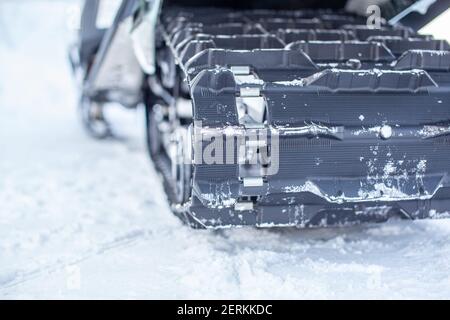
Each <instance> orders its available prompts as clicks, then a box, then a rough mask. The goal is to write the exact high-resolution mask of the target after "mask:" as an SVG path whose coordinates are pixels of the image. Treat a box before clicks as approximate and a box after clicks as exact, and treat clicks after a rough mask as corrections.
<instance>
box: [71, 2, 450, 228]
mask: <svg viewBox="0 0 450 320" xmlns="http://www.w3.org/2000/svg"><path fill="white" fill-rule="evenodd" d="M377 4H378V5H377ZM449 6H450V1H444V0H440V1H408V0H403V1H394V0H393V1H376V0H373V1H361V0H358V1H352V0H349V1H344V0H342V1H332V2H331V1H330V2H327V1H314V0H305V1H291V0H276V1H273V0H258V1H250V0H247V1H233V0H216V1H213V2H209V1H206V0H192V1H179V0H178V1H177V0H167V1H161V0H140V1H139V0H134V1H133V0H124V1H113V0H102V1H100V0H87V1H85V4H84V9H83V11H82V16H81V25H80V30H79V37H78V40H77V43H76V44H75V45H74V46H73V47H72V48H71V50H70V60H71V62H72V65H73V69H74V71H75V73H76V75H77V77H78V79H79V80H80V92H81V94H80V103H79V105H80V111H81V114H82V120H83V123H84V125H85V127H86V129H87V130H88V132H89V133H91V134H92V135H93V136H94V137H96V138H105V137H108V136H111V135H114V132H112V130H111V126H110V123H109V121H108V119H107V117H105V113H104V110H105V108H107V107H108V106H107V105H108V103H110V102H115V103H120V104H121V105H123V106H124V107H126V108H136V107H137V106H138V105H144V106H145V110H146V112H145V114H146V124H147V130H146V135H147V142H148V150H149V154H150V156H151V159H152V160H153V162H154V164H155V166H156V168H157V169H158V171H159V172H160V174H161V176H162V179H163V181H164V187H165V190H166V193H167V197H168V199H169V201H170V204H171V207H172V210H173V212H174V213H175V214H176V215H177V216H179V217H180V218H181V219H182V220H183V221H185V222H186V223H187V224H189V225H190V226H192V227H195V228H213V229H215V228H226V227H233V226H257V227H287V226H294V227H314V226H335V225H349V224H355V223H361V222H382V221H386V220H387V219H389V218H391V217H402V218H407V219H423V218H440V217H445V216H447V212H448V211H449V210H450V176H449V172H450V162H449V159H450V46H449V43H448V42H447V41H445V40H440V39H434V38H433V36H430V35H424V34H421V33H419V32H418V30H420V29H421V28H422V27H423V26H424V25H426V24H427V23H429V22H430V21H431V20H433V19H434V18H435V17H437V16H439V15H440V14H441V13H442V12H444V11H445V10H446V9H448V8H449Z"/></svg>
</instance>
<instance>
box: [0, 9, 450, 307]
mask: <svg viewBox="0 0 450 320" xmlns="http://www.w3.org/2000/svg"><path fill="white" fill-rule="evenodd" d="M76 5H77V2H75V1H68V0H66V1H57V0H53V1H50V0H48V1H38V0H35V1H25V0H22V1H17V0H2V1H1V2H0V298H5V299H17V298H30V299H31V298H37V299H47V298H56V299H68V298H75V299H82V298H85V299H89V298H107V299H112V298H174V299H177V298H238V299H245V298H263V299H278V298H308V299H310V298H338V299H340V298H357V299H366V298H450V220H433V221H414V222H411V221H390V222H388V223H386V224H381V225H364V226H357V227H351V228H341V229H317V230H300V229H262V230H258V229H253V228H247V229H235V230H222V231H199V230H191V229H189V228H188V227H186V226H184V225H182V223H181V222H180V221H179V220H178V219H177V218H175V217H174V216H173V215H172V214H171V212H170V210H169V208H168V205H167V202H166V200H165V197H164V193H163V191H162V187H161V182H160V179H159V177H158V175H157V174H156V172H155V170H154V167H153V165H152V164H151V162H150V160H149V159H148V157H147V154H146V150H145V145H144V141H143V121H142V120H143V117H142V112H141V111H137V112H132V111H125V110H122V109H120V108H115V109H114V113H113V115H114V116H115V118H114V120H115V122H114V123H115V124H116V127H117V124H120V129H121V130H120V131H119V133H120V139H116V140H108V141H95V140H92V139H91V138H89V137H88V136H87V135H86V134H85V133H84V132H83V129H82V127H81V125H80V124H79V119H78V116H77V112H76V99H77V98H76V88H75V85H74V82H73V81H72V78H71V74H70V69H69V65H68V62H67V58H66V57H67V50H66V49H67V46H68V43H69V40H70V35H71V30H70V28H68V27H70V26H71V25H72V24H73V23H75V22H76V19H75V17H76V13H77V6H76ZM111 108H114V107H113V106H112V107H111ZM436 214H438V213H436ZM439 214H440V215H441V216H443V214H441V213H439Z"/></svg>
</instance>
